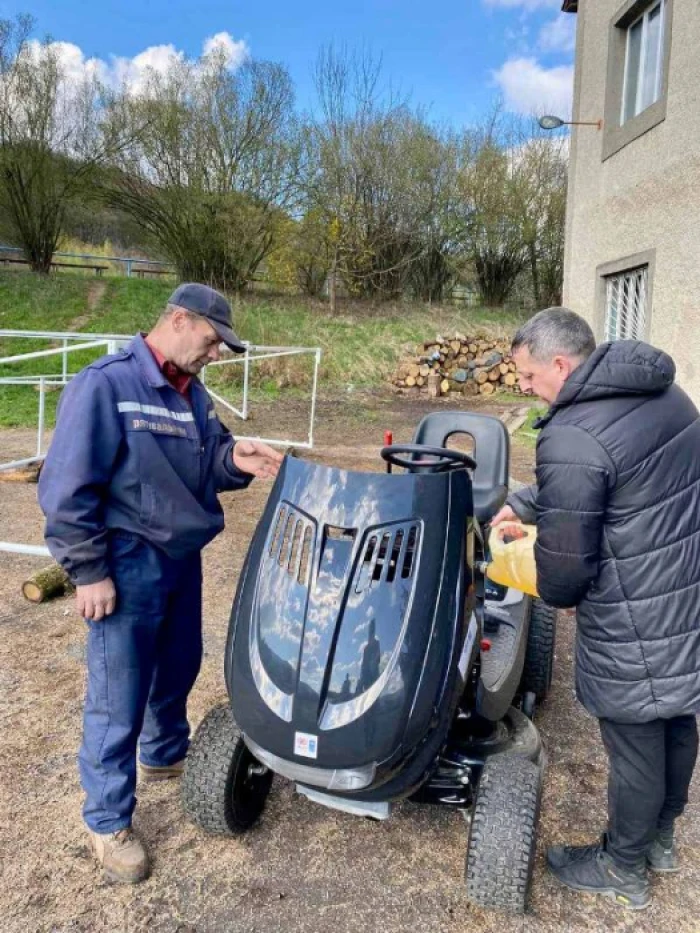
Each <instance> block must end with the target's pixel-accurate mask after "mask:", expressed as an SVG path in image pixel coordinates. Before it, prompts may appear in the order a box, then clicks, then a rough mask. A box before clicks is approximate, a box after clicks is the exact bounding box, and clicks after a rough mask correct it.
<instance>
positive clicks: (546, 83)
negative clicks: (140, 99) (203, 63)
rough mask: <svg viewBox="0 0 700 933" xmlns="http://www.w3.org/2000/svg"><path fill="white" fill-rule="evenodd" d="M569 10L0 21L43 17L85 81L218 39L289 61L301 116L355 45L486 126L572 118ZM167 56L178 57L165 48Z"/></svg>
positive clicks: (322, 6)
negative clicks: (517, 118) (334, 60)
mask: <svg viewBox="0 0 700 933" xmlns="http://www.w3.org/2000/svg"><path fill="white" fill-rule="evenodd" d="M560 8H561V0H460V2H458V0H436V2H433V3H428V2H426V0H420V2H419V0H408V2H407V0H403V2H399V0H267V2H265V0H257V2H252V0H248V2H247V3H242V2H238V0H226V2H224V0H0V17H11V16H14V15H15V14H17V13H19V12H26V13H31V14H32V15H33V16H34V17H35V19H36V21H37V35H39V36H43V35H45V34H47V33H48V34H50V35H51V37H52V38H53V39H54V40H55V41H60V42H62V43H66V45H65V47H64V52H65V55H66V59H67V61H68V62H69V63H70V66H71V67H72V68H74V69H76V71H78V70H79V69H80V68H82V67H85V64H86V62H88V61H89V60H91V59H97V60H98V63H99V66H100V68H101V69H102V71H103V73H104V74H105V75H108V76H110V77H111V78H112V79H116V76H123V75H128V76H130V79H132V80H137V79H138V73H139V71H140V70H141V69H143V67H144V66H146V65H155V66H156V67H157V65H158V63H159V62H162V61H163V60H164V57H165V56H167V54H169V53H170V51H171V50H170V49H168V48H167V47H172V50H174V51H175V52H177V53H180V54H183V55H185V56H187V57H190V58H192V57H197V56H198V55H199V54H200V53H201V52H202V49H203V48H204V47H205V45H206V43H207V42H211V40H212V37H216V41H217V42H219V43H222V44H223V45H224V46H225V47H226V48H228V49H229V50H230V54H231V61H232V63H233V64H234V65H235V62H237V61H240V60H241V58H242V57H244V56H245V55H247V54H249V55H252V56H253V57H254V58H258V59H268V60H271V61H279V62H282V63H283V64H285V65H286V67H287V68H288V69H289V71H290V73H291V76H292V78H293V80H294V84H295V89H296V93H297V101H298V105H299V107H300V109H303V108H304V107H305V106H307V105H308V104H309V103H310V102H311V100H312V96H313V85H312V79H311V72H312V67H313V63H314V60H315V58H316V55H317V52H318V50H319V48H320V47H322V46H324V45H327V44H329V43H334V44H336V45H339V44H342V43H345V44H346V45H347V46H348V47H349V48H366V49H369V50H370V51H371V52H372V53H374V54H375V55H381V56H382V59H383V74H384V76H385V78H386V79H390V80H391V82H392V83H393V84H394V85H395V86H398V87H400V88H401V89H402V90H403V91H405V92H408V91H410V92H411V99H412V101H413V102H414V103H416V104H420V105H422V106H424V107H428V108H429V112H430V114H431V115H432V116H433V118H434V119H436V120H438V121H441V122H443V121H444V122H449V123H451V124H453V125H456V126H459V125H463V124H467V123H470V122H472V121H475V120H478V118H479V116H480V115H481V114H483V113H484V112H485V111H487V110H488V108H489V107H490V105H491V104H492V102H493V101H494V100H495V99H496V98H498V97H499V95H500V96H501V98H502V99H503V101H504V103H505V105H506V109H508V110H511V111H513V112H520V113H532V112H534V111H540V112H541V111H542V110H547V111H549V112H552V111H553V112H558V113H560V114H562V111H565V110H566V111H568V108H569V107H570V97H571V86H572V61H573V37H574V27H575V20H576V17H575V16H573V15H571V14H568V15H567V14H562V13H560V12H559V11H560ZM163 47H166V48H163Z"/></svg>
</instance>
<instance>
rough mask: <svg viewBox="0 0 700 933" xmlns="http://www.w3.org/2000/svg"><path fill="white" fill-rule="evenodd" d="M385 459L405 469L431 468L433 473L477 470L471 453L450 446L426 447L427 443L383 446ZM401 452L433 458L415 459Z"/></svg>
mask: <svg viewBox="0 0 700 933" xmlns="http://www.w3.org/2000/svg"><path fill="white" fill-rule="evenodd" d="M380 454H381V457H382V459H383V460H386V462H387V463H391V464H392V465H393V466H398V467H403V468H404V470H413V469H415V467H424V468H428V469H430V472H431V473H445V472H447V471H448V470H464V469H469V470H475V469H476V461H475V460H474V458H473V457H470V456H469V454H463V453H462V452H461V450H451V449H450V448H449V447H426V446H425V444H391V446H389V447H382V449H381V451H380ZM400 454H424V455H425V456H427V457H433V458H434V459H432V460H420V459H419V460H413V459H410V458H407V457H402V456H399V455H400Z"/></svg>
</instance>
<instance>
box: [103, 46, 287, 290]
mask: <svg viewBox="0 0 700 933" xmlns="http://www.w3.org/2000/svg"><path fill="white" fill-rule="evenodd" d="M115 120H122V121H123V122H124V123H125V124H126V125H127V126H132V127H133V126H138V125H145V126H146V127H147V129H146V131H145V132H141V133H139V134H138V137H135V138H134V142H133V144H132V145H131V146H129V147H128V148H127V150H125V151H124V152H123V153H122V155H121V157H120V158H119V160H118V161H117V162H116V164H115V170H114V171H113V172H112V173H111V176H110V178H109V181H108V183H107V184H106V185H105V186H104V189H103V193H104V197H105V199H106V201H107V202H108V203H109V204H111V205H112V206H114V207H117V208H120V209H121V210H123V211H124V212H126V213H127V214H128V215H129V216H130V217H132V218H133V220H134V221H135V222H136V223H137V224H138V225H139V226H140V227H141V229H142V230H143V231H144V232H145V233H146V234H147V235H148V236H149V237H150V238H151V239H152V240H153V241H154V242H155V243H157V244H158V246H159V248H160V250H161V252H162V253H163V255H164V256H166V257H167V258H169V259H170V260H171V261H172V262H174V263H175V265H176V266H177V269H178V272H179V274H180V276H181V277H183V278H185V279H190V280H196V281H204V282H210V283H212V284H215V285H217V286H220V287H224V288H230V289H234V290H239V289H241V288H243V287H244V286H245V285H246V283H247V282H248V281H249V280H250V279H251V277H252V276H253V275H254V273H255V270H256V269H257V268H258V266H259V265H260V263H261V262H262V260H263V259H264V258H265V256H266V255H267V254H268V253H269V251H270V249H271V248H272V247H273V245H274V239H275V232H276V230H277V229H278V228H279V226H280V225H279V224H278V223H277V222H276V221H277V220H278V217H279V214H280V212H283V211H285V210H287V209H289V208H290V206H291V205H292V204H293V202H294V197H295V193H296V184H297V163H298V142H297V136H296V124H295V120H294V116H293V93H292V87H291V82H290V79H289V76H288V74H287V72H286V71H285V70H284V68H282V67H281V66H280V65H276V64H271V63H267V62H254V61H247V62H245V63H244V64H243V65H242V66H241V67H240V68H239V69H238V70H237V71H232V70H231V69H230V68H229V64H228V62H227V60H226V57H225V55H224V54H223V52H221V51H220V50H215V51H214V52H211V53H209V54H208V55H205V56H203V57H202V58H201V59H200V60H199V61H197V62H187V61H183V60H181V59H179V58H176V57H174V58H173V60H172V62H171V63H170V66H169V68H168V69H167V70H166V71H165V72H164V73H156V72H151V73H150V74H149V76H148V79H147V81H146V82H145V86H144V87H143V89H142V90H141V91H140V92H139V94H138V95H137V94H134V93H128V92H127V93H125V95H124V97H123V101H122V108H121V110H120V113H119V114H118V115H116V114H115Z"/></svg>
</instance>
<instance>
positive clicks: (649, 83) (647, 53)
mask: <svg viewBox="0 0 700 933" xmlns="http://www.w3.org/2000/svg"><path fill="white" fill-rule="evenodd" d="M665 21H666V0H657V2H656V3H651V4H650V5H649V8H648V9H647V10H645V11H644V13H642V15H641V16H640V17H639V18H638V19H636V20H635V21H634V22H633V23H632V24H631V25H630V26H629V27H628V28H627V51H626V55H625V79H624V88H623V92H622V116H621V119H620V123H621V124H624V123H626V122H627V121H628V120H631V119H632V118H633V117H636V116H637V115H638V114H640V113H642V111H644V110H646V109H647V107H651V105H652V104H655V103H656V101H657V100H659V98H660V97H661V94H662V92H663V73H664V30H665V25H666V22H665Z"/></svg>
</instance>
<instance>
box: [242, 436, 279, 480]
mask: <svg viewBox="0 0 700 933" xmlns="http://www.w3.org/2000/svg"><path fill="white" fill-rule="evenodd" d="M283 459H284V458H283V456H282V454H281V453H280V452H279V451H277V450H274V449H273V448H272V447H270V446H268V445H267V444H263V443H262V441H248V440H240V441H236V443H235V444H234V445H233V464H234V466H235V467H237V468H238V469H239V470H240V471H241V472H242V473H250V474H251V475H252V476H256V477H257V478H258V479H274V478H275V476H277V474H278V472H279V468H280V463H282V460H283Z"/></svg>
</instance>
